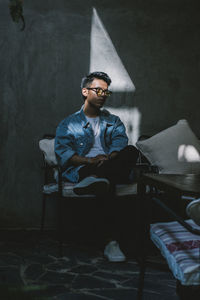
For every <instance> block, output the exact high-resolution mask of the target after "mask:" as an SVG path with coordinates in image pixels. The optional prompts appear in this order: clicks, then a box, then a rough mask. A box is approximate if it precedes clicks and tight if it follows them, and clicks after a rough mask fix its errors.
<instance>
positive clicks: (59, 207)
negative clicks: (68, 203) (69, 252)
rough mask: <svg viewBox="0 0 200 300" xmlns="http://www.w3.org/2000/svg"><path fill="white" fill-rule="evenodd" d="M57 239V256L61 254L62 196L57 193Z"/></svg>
mask: <svg viewBox="0 0 200 300" xmlns="http://www.w3.org/2000/svg"><path fill="white" fill-rule="evenodd" d="M58 239H59V256H61V257H62V256H63V197H62V195H60V194H59V195H58Z"/></svg>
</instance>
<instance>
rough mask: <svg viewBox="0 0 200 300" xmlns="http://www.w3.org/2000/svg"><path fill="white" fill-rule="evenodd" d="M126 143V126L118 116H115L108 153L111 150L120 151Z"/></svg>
mask: <svg viewBox="0 0 200 300" xmlns="http://www.w3.org/2000/svg"><path fill="white" fill-rule="evenodd" d="M127 145H128V137H127V135H126V128H125V126H124V124H123V123H122V121H121V120H120V118H119V117H117V119H116V122H115V125H114V128H113V131H112V138H111V145H110V149H109V154H110V153H112V152H113V151H120V150H122V149H123V148H125V147H126V146H127Z"/></svg>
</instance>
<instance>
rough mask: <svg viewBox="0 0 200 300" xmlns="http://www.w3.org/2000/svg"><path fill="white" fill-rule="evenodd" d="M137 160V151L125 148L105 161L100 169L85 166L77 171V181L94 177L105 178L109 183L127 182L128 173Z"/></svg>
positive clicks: (130, 147)
mask: <svg viewBox="0 0 200 300" xmlns="http://www.w3.org/2000/svg"><path fill="white" fill-rule="evenodd" d="M137 159H138V150H137V149H136V148H135V147H134V146H127V147H125V148H124V149H122V150H121V151H119V153H118V154H117V156H116V157H115V158H113V159H109V160H105V161H104V162H103V164H102V165H101V166H100V167H97V166H91V165H86V166H84V167H82V168H81V169H80V170H79V180H82V179H83V178H85V177H87V176H90V175H96V176H97V177H101V178H102V177H103V178H107V179H108V180H109V181H110V182H111V183H113V184H116V183H127V182H129V180H130V178H129V176H130V173H131V171H132V169H133V167H134V166H135V164H136V162H137Z"/></svg>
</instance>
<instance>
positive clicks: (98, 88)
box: [87, 87, 112, 97]
mask: <svg viewBox="0 0 200 300" xmlns="http://www.w3.org/2000/svg"><path fill="white" fill-rule="evenodd" d="M87 90H92V91H94V92H95V93H96V94H97V96H98V97H100V96H102V95H103V94H104V95H105V96H106V97H109V96H111V94H112V92H111V91H109V90H103V89H102V88H100V87H97V88H92V87H91V88H87Z"/></svg>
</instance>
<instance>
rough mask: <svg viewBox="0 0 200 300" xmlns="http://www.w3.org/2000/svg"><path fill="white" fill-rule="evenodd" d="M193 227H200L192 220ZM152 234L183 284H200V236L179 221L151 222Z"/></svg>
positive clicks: (175, 275) (174, 273)
mask: <svg viewBox="0 0 200 300" xmlns="http://www.w3.org/2000/svg"><path fill="white" fill-rule="evenodd" d="M187 222H188V223H189V224H191V225H192V226H193V227H195V228H198V229H200V226H198V225H196V224H195V223H194V222H193V221H192V220H187ZM150 236H151V240H152V241H153V242H154V244H155V245H156V246H157V247H158V248H159V249H160V251H161V253H162V255H163V256H164V257H165V259H166V260H167V263H168V265H169V268H170V269H171V271H172V273H173V275H174V277H175V278H176V279H178V280H179V281H180V282H181V284H182V285H200V236H199V235H196V234H192V233H190V232H189V231H187V229H185V228H184V227H183V226H181V225H180V224H179V223H178V222H167V223H156V224H151V227H150Z"/></svg>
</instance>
